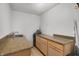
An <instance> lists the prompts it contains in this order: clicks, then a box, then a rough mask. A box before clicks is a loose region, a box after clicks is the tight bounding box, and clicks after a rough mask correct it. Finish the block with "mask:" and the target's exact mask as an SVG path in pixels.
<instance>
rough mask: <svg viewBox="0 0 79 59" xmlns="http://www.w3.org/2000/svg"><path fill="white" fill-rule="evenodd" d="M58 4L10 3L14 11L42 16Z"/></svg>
mask: <svg viewBox="0 0 79 59" xmlns="http://www.w3.org/2000/svg"><path fill="white" fill-rule="evenodd" d="M57 4H58V3H10V7H11V9H12V10H16V11H21V12H26V13H32V14H36V15H40V14H42V13H44V12H46V11H48V10H49V9H51V8H53V7H55V6H56V5H57Z"/></svg>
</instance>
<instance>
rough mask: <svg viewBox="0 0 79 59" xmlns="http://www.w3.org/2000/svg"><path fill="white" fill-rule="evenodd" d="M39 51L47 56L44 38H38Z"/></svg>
mask: <svg viewBox="0 0 79 59" xmlns="http://www.w3.org/2000/svg"><path fill="white" fill-rule="evenodd" d="M40 45H41V46H40V50H41V52H43V53H44V55H47V40H46V39H44V38H40Z"/></svg>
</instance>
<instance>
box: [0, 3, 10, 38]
mask: <svg viewBox="0 0 79 59" xmlns="http://www.w3.org/2000/svg"><path fill="white" fill-rule="evenodd" d="M10 20H11V19H10V7H9V5H8V4H7V3H0V39H1V38H2V37H4V36H6V35H7V34H9V33H10V31H11V30H10V27H11V26H10Z"/></svg>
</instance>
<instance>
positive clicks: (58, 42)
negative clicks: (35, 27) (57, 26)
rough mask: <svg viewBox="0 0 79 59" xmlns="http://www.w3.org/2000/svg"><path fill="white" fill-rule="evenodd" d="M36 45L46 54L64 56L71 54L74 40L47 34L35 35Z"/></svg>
mask: <svg viewBox="0 0 79 59" xmlns="http://www.w3.org/2000/svg"><path fill="white" fill-rule="evenodd" d="M36 47H37V48H38V49H39V50H40V51H41V52H42V53H43V54H44V55H48V56H64V55H69V54H73V52H74V40H71V39H67V38H66V39H65V38H59V37H58V38H56V37H55V38H54V37H50V36H47V35H42V34H39V35H36Z"/></svg>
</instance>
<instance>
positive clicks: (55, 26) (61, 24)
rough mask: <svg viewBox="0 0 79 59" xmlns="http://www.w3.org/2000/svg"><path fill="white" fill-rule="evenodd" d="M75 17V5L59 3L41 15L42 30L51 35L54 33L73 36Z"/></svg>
mask: <svg viewBox="0 0 79 59" xmlns="http://www.w3.org/2000/svg"><path fill="white" fill-rule="evenodd" d="M73 19H74V18H73V5H72V4H59V5H57V6H56V7H54V8H52V9H51V10H49V11H48V12H46V13H44V14H43V15H41V31H42V33H43V34H46V35H51V36H53V34H61V35H68V36H73V35H74V28H73V25H74V23H73Z"/></svg>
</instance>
